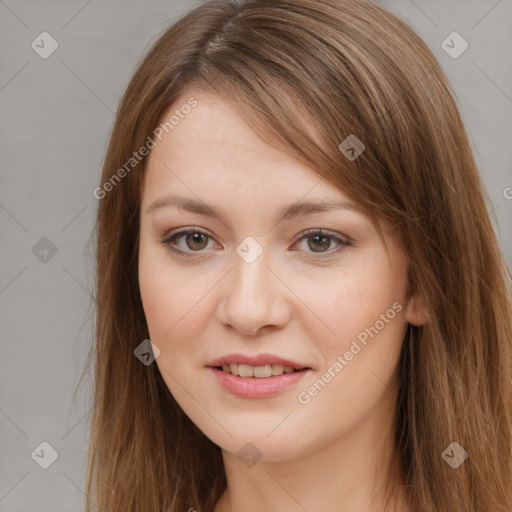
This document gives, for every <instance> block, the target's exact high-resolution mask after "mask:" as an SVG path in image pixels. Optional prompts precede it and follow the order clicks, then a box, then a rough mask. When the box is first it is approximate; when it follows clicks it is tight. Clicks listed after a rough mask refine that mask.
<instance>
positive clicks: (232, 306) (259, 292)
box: [217, 251, 290, 335]
mask: <svg viewBox="0 0 512 512" xmlns="http://www.w3.org/2000/svg"><path fill="white" fill-rule="evenodd" d="M268 260H269V258H267V257H266V251H263V253H262V254H261V255H260V256H259V257H258V258H257V259H256V260H255V261H253V262H252V263H247V262H246V261H244V259H243V258H241V257H240V256H239V255H238V254H236V253H235V255H234V264H233V265H234V268H233V269H232V271H231V272H229V274H228V276H226V277H227V278H226V279H225V280H223V288H222V298H221V300H220V301H219V305H218V311H217V318H218V320H219V321H220V323H221V324H222V325H224V326H227V327H232V328H234V329H236V330H237V331H238V332H240V333H242V334H247V335H255V334H258V333H260V334H261V332H262V331H264V330H265V331H266V330H268V329H272V328H273V329H282V328H283V327H284V326H285V325H286V324H287V323H288V321H289V319H290V307H289V301H288V300H287V292H288V291H289V290H288V288H287V287H286V286H285V285H284V284H283V282H282V280H281V279H280V277H278V276H279V273H278V272H277V271H276V270H274V269H273V268H271V265H269V261H268Z"/></svg>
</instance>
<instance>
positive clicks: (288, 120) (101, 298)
mask: <svg viewBox="0 0 512 512" xmlns="http://www.w3.org/2000/svg"><path fill="white" fill-rule="evenodd" d="M192 86H199V87H200V88H204V89H206V88H208V89H209V90H213V91H214V92H215V93H216V94H218V95H220V96H221V97H222V98H224V99H226V100H228V101H229V102H230V103H231V104H232V105H233V106H234V107H235V108H236V109H237V110H238V111H239V112H240V113H241V114H242V115H243V116H244V119H245V120H246V121H247V122H248V123H250V124H251V126H252V127H253V128H254V129H255V130H256V131H257V133H259V134H260V135H261V136H262V137H263V138H264V139H265V140H267V141H268V142H269V143H270V144H272V145H274V146H276V147H280V148H282V149H283V150H285V151H288V152H290V153H292V154H293V155H294V156H295V157H296V158H297V159H299V160H300V161H302V162H304V163H306V164H307V165H308V166H309V167H310V168H311V169H312V170H313V171H314V172H316V173H318V175H319V176H321V177H323V178H324V179H325V180H326V181H327V182H329V183H330V184H332V185H333V186H335V187H337V188H338V189H339V190H340V191H342V192H343V193H344V194H346V195H348V196H349V197H351V198H353V199H354V200H355V201H356V202H358V203H359V204H360V205H361V206H362V207H363V208H364V210H365V211H366V212H367V214H368V215H369V216H370V217H371V218H372V219H374V220H376V221H379V220H381V221H385V222H387V223H389V224H390V225H391V226H393V228H394V230H395V232H396V236H397V240H399V241H400V243H401V246H402V250H403V252H404V254H405V255H406V256H407V259H408V261H409V288H410V290H409V291H410V293H411V294H416V295H417V296H418V297H419V298H420V299H421V301H422V302H423V304H424V306H425V309H426V311H427V316H428V318H427V322H426V324H424V325H423V326H421V327H414V326H409V328H408V330H407V334H406V336H405V338H404V340H403V350H402V355H401V360H400V385H399V390H398V396H397V404H398V406H397V413H396V447H397V453H398V454H399V463H400V468H401V469H400V470H401V472H402V476H401V479H400V481H401V482H405V486H406V487H405V489H406V491H407V496H408V499H409V505H410V510H411V511H414V512H439V511H447V510H451V511H464V512H469V511H474V512H490V511H493V512H509V511H510V509H511V507H512V375H511V372H512V370H511V369H512V320H511V304H512V301H511V297H510V274H509V273H508V270H507V268H506V265H505V263H504V259H503V256H502V254H501V251H500V248H499V246H498V243H497V240H496V237H495V234H494V232H493V228H492V224H491V222H490V220H489V214H488V209H487V206H486V200H487V198H486V195H485V192H484V187H483V185H482V182H481V179H480V176H479V173H478V169H477V166H476V164H475V160H474V157H473V154H472V150H471V146H470V143H469V142H468V137H467V134H466V131H465V128H464V126H463V123H462V120H461V116H460V114H459V112H458V109H457V107H456V104H455V102H454V99H453V92H452V90H451V87H450V85H449V83H448V81H447V79H446V77H445V75H444V73H443V72H442V70H441V68H440V66H439V64H438V63H437V61H436V59H435V58H434V56H433V55H432V53H431V51H430V50H429V49H428V47H427V46H426V44H425V43H424V42H423V41H422V40H421V39H420V38H419V37H418V36H417V35H416V34H415V33H414V32H413V31H412V30H411V29H410V28H409V27H408V26H407V25H405V24H404V23H403V22H401V21H400V20H399V19H398V18H396V17H395V16H393V15H392V14H390V13H389V12H387V11H386V10H384V9H383V8H380V7H378V6H376V5H373V4H371V3H369V2H367V1H363V0H247V1H235V0H213V1H209V2H205V3H203V4H201V5H199V6H198V7H196V8H195V9H194V10H192V11H191V12H190V13H188V14H187V15H186V16H184V17H183V18H182V19H180V20H179V21H178V22H177V23H175V24H174V25H173V26H172V27H170V28H169V29H168V30H167V31H166V32H165V33H164V34H163V35H162V36H161V37H160V38H159V39H158V40H157V42H156V43H155V44H154V45H153V47H152V48H151V49H150V50H149V52H148V53H147V55H146V56H145V58H144V59H143V61H142V62H141V63H140V65H139V66H138V69H137V70H136V72H135V74H134V76H133V78H132V80H131V81H130V84H129V86H128V88H127V90H126V92H125V94H124V97H123V99H122V101H121V103H120V106H119V109H118V112H117V117H116V121H115V125H114V127H113V131H112V135H111V139H110V144H109V147H108V151H107V154H106V158H105V163H104V168H103V175H102V180H101V190H102V196H101V198H100V199H99V205H98V216H97V225H96V230H97V233H96V236H97V238H96V245H97V247H96V251H97V294H96V299H97V307H96V340H95V346H94V347H93V351H92V352H91V361H90V365H91V366H92V364H93V363H94V384H95V385H94V397H93V400H94V408H93V415H92V426H91V437H90V448H89V458H88V472H87V486H86V510H87V511H89V510H93V509H94V506H93V505H96V506H97V507H99V509H100V510H101V511H102V512H121V511H123V512H125V511H126V512H128V511H130V512H131V511H133V512H135V511H140V512H142V511H144V512H146V511H152V512H153V511H154V512H157V511H158V512H160V511H162V512H163V511H166V512H167V511H168V512H178V511H184V510H189V509H190V508H195V509H197V510H198V511H199V512H211V511H212V510H213V508H214V506H215V504H216V502H217V500H218V499H219V497H220V495H221V494H222V492H223V490H224V488H225V486H226V477H225V473H224V469H223V463H222V457H221V451H220V448H219V447H218V446H216V445H214V444H213V443H212V442H211V441H210V440H209V439H208V438H206V436H205V435H204V434H203V433H202V432H201V431H199V429H198V428H197V427H196V426H195V425H194V424H193V423H192V422H191V421H190V420H189V419H188V417H187V416H186V415H185V414H184V413H183V411H182V410H181V408H180V407H179V405H178V404H177V403H176V401H175V400H174V398H173V397H172V395H171V394H170V392H169V390H168V388H167V386H166V385H165V382H164V380H163V378H162V376H161V375H160V373H159V370H158V367H157V365H156V364H152V365H149V366H145V365H143V364H141V362H140V361H139V360H138V359H137V358H136V357H134V353H133V352H134V349H135V348H136V347H137V346H138V345H139V344H140V343H141V342H142V341H143V340H144V339H147V338H149V335H148V329H147V325H146V321H145V317H144V313H143V309H142V304H141V299H140V294H139V288H138V276H137V262H138V234H139V215H140V210H139V206H140V195H141V184H142V179H143V176H144V167H145V161H146V159H145V158H141V159H140V161H137V162H136V164H135V165H133V168H131V167H130V168H127V167H126V162H128V161H129V160H130V158H131V157H132V156H133V153H134V151H138V150H139V148H141V147H143V146H144V145H145V144H147V141H148V137H150V136H152V134H153V132H154V130H155V128H156V127H157V126H158V123H159V122H160V121H161V119H162V115H163V114H164V112H166V111H167V109H168V108H169V107H170V106H171V105H173V104H174V102H175V101H176V100H177V99H178V98H179V97H180V95H182V94H184V93H186V92H187V90H189V89H190V87H192ZM351 134H352V135H355V136H356V137H357V138H358V139H359V140H361V141H362V142H363V144H364V145H365V150H364V151H363V153H362V154H361V155H360V156H359V157H358V158H357V159H355V160H353V161H350V160H349V159H347V157H346V155H345V154H343V152H342V151H341V150H340V149H339V145H340V143H341V142H342V141H344V140H345V139H346V138H347V137H348V136H349V135H351ZM123 166H125V172H124V173H118V174H117V176H118V177H119V176H120V174H122V178H121V179H117V178H116V180H115V181H113V180H112V177H113V175H114V174H116V172H117V171H118V170H119V169H121V168H123ZM107 182H109V183H110V186H107ZM452 442H458V443H459V444H460V445H461V446H462V447H463V448H464V449H465V450H466V452H467V453H468V454H469V458H468V459H467V460H466V461H465V462H464V463H463V464H462V465H460V466H459V467H458V468H457V469H454V468H452V467H451V466H450V465H449V464H447V463H446V462H445V460H443V457H442V453H443V451H444V450H445V449H446V448H447V447H448V446H449V445H450V444H451V443H452ZM390 481H391V480H390ZM397 481H398V480H397ZM395 485H398V484H396V482H395Z"/></svg>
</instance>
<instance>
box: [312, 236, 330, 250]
mask: <svg viewBox="0 0 512 512" xmlns="http://www.w3.org/2000/svg"><path fill="white" fill-rule="evenodd" d="M311 238H313V240H316V241H318V240H323V241H324V243H323V244H320V245H317V244H316V242H315V245H314V246H311V244H309V246H310V248H311V249H313V251H315V252H322V251H316V250H315V249H317V248H320V249H328V248H329V237H327V236H323V235H314V236H313V237H311ZM311 238H310V239H311ZM325 242H327V244H325Z"/></svg>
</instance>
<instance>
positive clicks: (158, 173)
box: [143, 90, 344, 199]
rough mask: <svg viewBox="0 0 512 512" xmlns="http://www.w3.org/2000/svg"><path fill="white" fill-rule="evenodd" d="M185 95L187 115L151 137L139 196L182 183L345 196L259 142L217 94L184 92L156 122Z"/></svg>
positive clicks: (210, 190) (218, 189)
mask: <svg viewBox="0 0 512 512" xmlns="http://www.w3.org/2000/svg"><path fill="white" fill-rule="evenodd" d="M190 98H194V100H195V101H196V102H197V105H196V106H195V107H194V108H193V109H192V110H190V111H189V109H186V111H188V112H189V113H188V114H186V115H184V114H183V112H182V113H181V116H180V117H179V122H178V123H177V124H175V125H172V129H169V130H168V133H166V132H163V133H162V137H161V140H158V139H156V140H155V142H156V146H155V147H154V148H153V149H152V150H151V151H150V154H149V156H148V160H147V163H146V169H145V177H144V194H143V196H148V195H151V196H153V195H155V194H157V193H158V192H159V191H161V190H162V188H166V189H172V188H173V187H178V188H183V187H185V189H187V188H188V189H189V190H188V192H189V193H190V192H196V193H197V194H199V191H201V192H202V193H206V194H208V195H212V194H217V193H232V192H236V193H237V194H238V195H242V194H247V195H252V196H261V197H263V196H267V197H270V196H271V197H276V196H283V194H284V196H285V197H293V198H295V199H297V198H298V197H300V196H302V195H304V194H306V193H308V191H310V190H312V189H313V188H314V191H315V193H316V194H317V195H318V194H320V195H325V194H327V193H329V195H330V197H332V196H333V195H335V196H337V197H340V198H341V197H344V196H343V194H341V192H339V191H338V190H337V189H335V188H334V187H332V186H330V185H329V184H327V183H326V182H325V181H323V180H322V179H321V177H320V176H319V175H318V174H317V173H315V172H314V171H313V170H312V169H310V168H308V167H306V166H305V165H304V164H303V163H301V162H300V161H298V160H297V159H296V158H295V157H294V156H292V155H291V154H290V153H289V152H287V151H284V150H283V149H279V148H277V147H274V146H272V145H270V144H269V143H268V142H265V141H264V140H262V139H261V138H260V137H259V136H258V135H257V134H256V133H255V132H254V131H253V130H252V129H251V127H250V126H249V124H248V123H247V122H246V121H245V120H244V118H243V117H242V116H241V115H240V114H239V113H238V112H237V111H236V110H235V109H234V108H233V107H232V106H231V105H230V104H229V102H227V101H225V100H223V99H222V98H221V97H219V96H214V95H213V94H205V93H203V92H198V91H195V90H191V91H189V92H187V93H184V94H183V95H182V96H181V97H180V98H179V99H178V100H177V101H176V102H175V103H174V104H173V105H172V106H171V107H170V108H169V109H168V110H167V112H165V113H164V115H163V116H162V119H161V123H165V122H166V121H167V120H168V119H169V118H170V117H171V116H172V115H173V114H175V113H176V111H178V113H179V111H180V108H181V107H182V106H183V105H185V104H186V103H187V101H188V100H189V99H190ZM184 111H185V110H184ZM175 118H176V119H178V117H177V116H175ZM176 119H175V120H176ZM161 125H162V124H161Z"/></svg>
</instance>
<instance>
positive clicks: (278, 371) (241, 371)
mask: <svg viewBox="0 0 512 512" xmlns="http://www.w3.org/2000/svg"><path fill="white" fill-rule="evenodd" d="M222 370H223V371H225V372H227V373H231V374H232V375H238V376H240V377H256V378H257V379H265V378H267V377H272V376H275V375H283V373H293V372H294V371H295V370H294V369H293V368H291V367H290V366H283V365H282V364H266V365H265V366H251V365H249V364H236V363H232V364H223V365H222Z"/></svg>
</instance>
